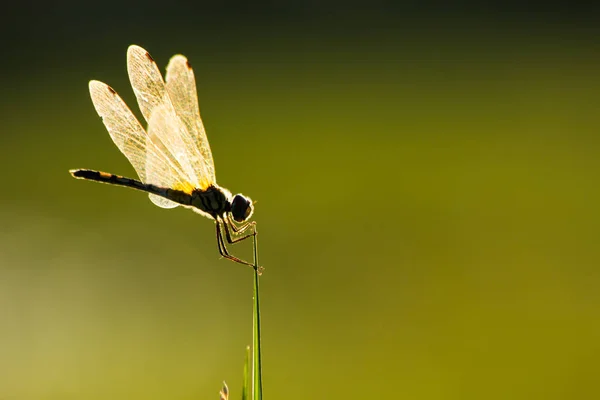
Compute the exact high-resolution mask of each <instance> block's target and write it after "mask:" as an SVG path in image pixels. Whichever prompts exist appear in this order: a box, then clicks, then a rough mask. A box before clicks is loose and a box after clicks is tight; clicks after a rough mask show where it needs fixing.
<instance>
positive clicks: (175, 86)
mask: <svg viewBox="0 0 600 400" xmlns="http://www.w3.org/2000/svg"><path fill="white" fill-rule="evenodd" d="M166 79H167V92H168V93H169V97H170V98H171V101H172V102H173V105H174V106H175V111H176V112H177V115H179V118H181V120H182V121H183V123H184V124H185V126H186V128H187V130H188V132H189V133H190V136H191V139H192V140H193V142H194V145H195V146H196V148H197V149H199V150H200V154H201V156H202V161H203V163H204V165H203V166H204V170H203V171H202V170H199V171H196V174H197V175H199V176H202V173H203V172H206V177H205V178H206V180H207V182H204V183H205V184H214V183H216V178H215V165H214V161H213V157H212V152H211V150H210V145H209V144H208V139H207V137H206V131H205V130H204V125H203V124H202V119H201V118H200V109H199V108H198V96H197V94H196V79H195V78H194V71H193V70H192V67H191V65H190V63H189V62H188V60H187V58H185V57H184V56H182V55H175V56H173V57H172V58H171V60H170V61H169V65H167V76H166Z"/></svg>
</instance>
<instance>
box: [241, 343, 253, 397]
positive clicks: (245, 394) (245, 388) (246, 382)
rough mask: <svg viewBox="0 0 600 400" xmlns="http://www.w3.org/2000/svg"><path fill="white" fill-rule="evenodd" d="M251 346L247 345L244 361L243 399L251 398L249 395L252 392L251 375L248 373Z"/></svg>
mask: <svg viewBox="0 0 600 400" xmlns="http://www.w3.org/2000/svg"><path fill="white" fill-rule="evenodd" d="M250 368H251V366H250V346H247V347H246V360H245V362H244V383H243V385H242V400H250V398H249V397H248V395H249V394H250V387H251V386H250V376H249V375H248V371H250Z"/></svg>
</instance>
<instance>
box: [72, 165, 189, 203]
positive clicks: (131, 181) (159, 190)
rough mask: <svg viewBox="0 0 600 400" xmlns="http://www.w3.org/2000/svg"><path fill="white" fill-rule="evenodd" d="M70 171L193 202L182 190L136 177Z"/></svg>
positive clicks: (181, 201) (118, 184) (111, 183)
mask: <svg viewBox="0 0 600 400" xmlns="http://www.w3.org/2000/svg"><path fill="white" fill-rule="evenodd" d="M69 172H70V173H71V175H73V177H75V178H78V179H86V180H90V181H95V182H101V183H108V184H109V185H117V186H124V187H128V188H132V189H136V190H141V191H143V192H147V193H152V194H155V195H158V196H161V197H164V198H166V199H169V200H171V201H174V202H176V203H179V204H183V205H190V204H191V202H192V195H190V194H188V193H185V192H182V191H181V190H175V189H169V188H164V187H160V186H156V185H153V184H151V183H143V182H140V181H138V180H135V179H131V178H126V177H124V176H120V175H115V174H110V173H108V172H102V171H94V170H91V169H73V170H71V171H69Z"/></svg>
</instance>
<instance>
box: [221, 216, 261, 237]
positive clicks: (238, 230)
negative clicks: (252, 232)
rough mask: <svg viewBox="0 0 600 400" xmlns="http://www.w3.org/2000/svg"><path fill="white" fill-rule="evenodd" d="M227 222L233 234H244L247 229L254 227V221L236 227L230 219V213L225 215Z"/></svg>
mask: <svg viewBox="0 0 600 400" xmlns="http://www.w3.org/2000/svg"><path fill="white" fill-rule="evenodd" d="M227 221H229V224H230V225H229V226H231V230H232V231H233V233H244V232H245V231H246V230H247V229H248V228H250V227H251V226H254V225H256V221H251V222H246V223H244V224H241V225H240V226H238V225H237V224H236V222H235V221H234V220H233V218H232V217H231V214H230V213H228V214H227ZM225 222H226V221H225Z"/></svg>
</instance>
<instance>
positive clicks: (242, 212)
mask: <svg viewBox="0 0 600 400" xmlns="http://www.w3.org/2000/svg"><path fill="white" fill-rule="evenodd" d="M253 212H254V205H253V204H252V200H250V198H249V197H245V196H244V195H241V194H236V195H235V196H234V197H233V200H232V201H231V216H232V217H233V219H234V220H235V221H236V222H244V221H246V220H247V219H248V218H250V217H251V216H252V213H253Z"/></svg>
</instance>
